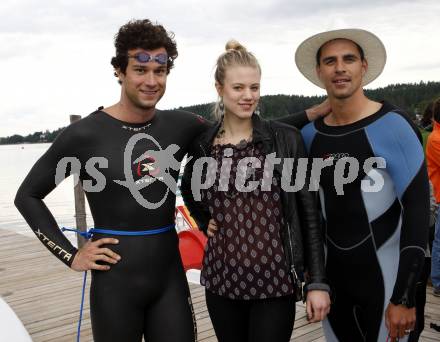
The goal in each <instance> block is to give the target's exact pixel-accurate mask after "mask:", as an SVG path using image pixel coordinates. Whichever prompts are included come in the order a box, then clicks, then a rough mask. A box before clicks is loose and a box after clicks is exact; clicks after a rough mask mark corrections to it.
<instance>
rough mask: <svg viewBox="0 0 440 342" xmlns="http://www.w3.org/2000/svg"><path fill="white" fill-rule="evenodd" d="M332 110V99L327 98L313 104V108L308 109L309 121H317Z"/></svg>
mask: <svg viewBox="0 0 440 342" xmlns="http://www.w3.org/2000/svg"><path fill="white" fill-rule="evenodd" d="M331 111H332V108H331V107H330V101H329V100H328V98H327V99H325V100H324V101H323V102H321V103H320V104H319V105H316V106H313V107H312V108H309V109H306V114H307V118H308V119H309V121H315V120H316V119H318V118H320V117H321V116H326V115H327V114H329V113H330V112H331Z"/></svg>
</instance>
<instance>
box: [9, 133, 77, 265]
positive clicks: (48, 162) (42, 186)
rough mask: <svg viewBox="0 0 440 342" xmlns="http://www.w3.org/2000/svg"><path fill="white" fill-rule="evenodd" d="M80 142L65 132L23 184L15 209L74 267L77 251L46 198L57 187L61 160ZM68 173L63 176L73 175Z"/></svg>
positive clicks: (59, 256)
mask: <svg viewBox="0 0 440 342" xmlns="http://www.w3.org/2000/svg"><path fill="white" fill-rule="evenodd" d="M77 143H78V142H77V141H74V139H73V138H72V137H71V136H70V134H69V133H68V132H66V130H64V131H63V132H62V133H61V134H60V136H59V137H58V138H57V139H56V140H55V141H54V142H53V144H52V146H51V147H50V148H49V150H48V151H47V152H46V153H45V154H44V155H43V156H42V157H41V158H40V159H39V160H38V161H37V162H36V163H35V165H34V166H33V167H32V169H31V171H30V172H29V174H28V175H27V177H26V178H25V180H24V181H23V183H22V184H21V186H20V188H19V189H18V192H17V195H16V197H15V202H14V203H15V206H16V207H17V209H18V210H19V211H20V213H21V214H22V215H23V217H24V218H25V220H26V222H27V223H28V224H29V226H30V227H31V228H32V230H33V231H34V233H35V234H36V235H37V237H38V238H39V239H40V241H41V242H42V243H43V244H44V245H45V246H46V248H47V249H49V251H50V252H52V254H54V255H55V256H56V257H57V258H58V259H60V260H61V261H62V262H64V263H65V264H66V265H67V266H69V267H70V266H71V264H72V261H73V259H74V257H75V254H76V252H77V249H76V248H75V247H74V246H73V245H72V244H71V243H70V242H69V240H68V239H67V238H66V237H65V236H64V234H63V233H62V232H61V230H60V229H59V228H58V224H57V222H56V221H55V218H54V217H53V215H52V213H51V212H50V211H49V209H48V208H47V206H46V205H45V204H44V202H43V199H44V198H45V197H46V195H47V194H49V193H50V192H51V191H52V190H53V189H54V188H55V187H56V185H55V174H56V168H57V164H58V162H59V160H60V159H61V158H62V157H64V156H67V155H68V153H67V147H68V146H76V144H77ZM70 173H71V172H70V170H66V172H65V173H63V175H62V177H63V178H66V177H67V176H69V175H70Z"/></svg>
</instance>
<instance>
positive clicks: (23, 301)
mask: <svg viewBox="0 0 440 342" xmlns="http://www.w3.org/2000/svg"><path fill="white" fill-rule="evenodd" d="M81 285H82V274H81V273H77V272H74V271H72V270H69V269H68V268H67V267H65V266H64V265H63V264H62V263H61V262H60V261H58V260H57V259H56V258H54V257H53V256H52V255H51V254H50V253H49V252H48V251H47V250H46V248H45V247H44V246H43V245H42V244H41V243H40V242H39V241H38V240H37V238H36V237H34V236H24V235H20V234H17V233H14V232H11V231H7V230H0V296H1V297H3V299H4V300H5V301H6V302H7V303H8V304H9V305H10V306H11V307H12V309H13V310H14V311H15V312H16V314H17V315H18V317H19V318H20V319H21V320H22V322H23V323H24V325H25V327H26V329H27V330H28V332H29V334H30V335H31V337H32V339H33V340H34V341H35V342H38V341H53V342H55V341H56V342H62V341H75V337H76V327H77V323H78V313H79V305H80V298H81ZM190 287H191V294H192V299H193V304H194V310H195V314H196V319H197V327H198V335H199V336H198V337H199V341H203V342H214V341H217V339H216V338H215V334H214V331H213V329H212V325H211V322H210V319H209V315H208V311H207V309H206V305H205V298H204V289H203V287H201V286H198V285H191V286H190ZM431 292H432V291H431V289H428V294H427V306H426V327H425V330H424V332H423V335H422V339H421V341H440V333H439V332H435V331H434V330H432V329H430V328H429V324H430V323H431V322H436V323H438V324H439V323H440V298H436V297H434V296H432V294H431ZM292 340H295V341H297V342H308V341H325V339H324V337H323V333H322V329H321V325H320V324H319V323H315V324H308V323H307V321H306V318H305V308H304V306H303V305H302V304H299V305H297V313H296V321H295V329H294V332H293V336H292ZM81 341H83V342H85V341H93V339H92V334H91V327H90V316H89V302H88V295H87V296H86V301H85V308H84V319H83V324H82V333H81ZM12 342H13V341H12ZM124 342H125V341H124ZM127 342H129V341H127Z"/></svg>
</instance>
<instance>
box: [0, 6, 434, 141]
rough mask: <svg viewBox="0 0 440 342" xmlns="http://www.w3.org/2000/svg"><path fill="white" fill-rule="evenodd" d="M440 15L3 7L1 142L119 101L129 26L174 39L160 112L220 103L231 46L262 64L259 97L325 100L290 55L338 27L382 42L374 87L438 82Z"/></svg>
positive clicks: (379, 10)
mask: <svg viewBox="0 0 440 342" xmlns="http://www.w3.org/2000/svg"><path fill="white" fill-rule="evenodd" d="M438 13H440V2H438V1H436V0H422V1H413V2H411V1H397V0H389V1H380V0H371V1H354V0H332V1H330V0H326V1H323V0H308V1H292V0H290V1H289V0H274V1H265V2H257V1H236V0H234V1H233V0H223V1H210V2H209V4H208V3H207V2H205V1H201V0H187V1H185V2H182V1H173V0H168V1H140V0H136V1H125V2H123V1H117V0H107V1H103V0H77V1H70V0H59V1H52V0H40V1H38V2H35V1H31V0H14V1H12V0H4V1H2V2H1V3H0V15H1V18H2V21H0V58H1V61H2V82H1V83H0V93H1V94H2V103H1V115H2V125H1V126H0V136H5V135H11V134H13V133H20V134H28V133H32V132H33V131H37V130H45V129H55V128H57V127H60V126H63V125H65V123H66V122H68V115H69V114H82V115H86V114H87V113H90V112H92V111H93V110H94V109H96V108H97V107H98V106H100V105H104V106H108V105H111V104H113V103H115V102H117V101H118V99H119V91H120V88H119V86H118V84H117V83H116V81H115V78H114V77H113V75H112V68H111V65H110V63H109V61H110V58H111V56H112V55H113V54H114V48H113V37H114V35H115V33H116V32H117V30H118V28H119V27H120V26H121V25H123V24H124V23H126V22H127V21H128V20H130V19H132V18H145V17H147V18H150V19H152V20H156V21H158V22H160V23H162V24H163V25H164V26H165V27H166V28H167V29H168V30H171V31H173V32H174V33H175V34H176V40H177V44H178V48H179V58H178V59H177V61H176V68H175V69H173V70H172V72H171V74H170V75H169V79H168V85H167V92H166V94H165V96H164V98H163V99H162V101H161V102H160V104H159V107H160V108H173V107H177V106H180V105H189V104H196V103H204V102H210V101H214V100H215V99H216V92H215V89H214V82H213V70H214V64H215V61H216V59H217V57H218V55H219V54H220V53H222V52H223V50H224V45H225V43H226V41H227V40H228V39H230V38H236V39H237V40H239V41H240V42H241V43H243V44H244V45H245V46H246V47H247V48H248V49H249V50H250V51H252V52H254V53H255V55H256V56H257V58H258V59H259V61H260V64H261V66H262V70H263V75H262V76H263V78H262V94H276V93H286V94H303V95H314V94H322V93H323V92H322V91H321V90H320V89H318V88H317V87H315V86H313V85H312V84H311V83H310V82H308V81H307V80H306V79H305V78H304V77H303V76H302V75H301V74H300V73H299V72H298V70H297V69H296V66H295V64H294V61H293V56H294V52H295V48H296V46H298V44H299V43H300V42H301V41H302V40H304V39H305V38H307V37H309V36H310V35H312V34H315V33H318V32H320V31H324V30H327V29H332V28H337V26H338V25H339V26H340V25H345V26H352V27H361V28H365V29H367V30H371V31H372V32H374V33H376V34H377V35H378V36H379V37H380V38H381V39H382V40H383V42H384V44H385V46H386V48H387V52H388V63H387V66H386V68H385V71H384V73H383V75H381V77H380V78H379V79H378V80H377V81H375V82H374V83H373V84H372V87H378V86H385V85H387V84H389V83H397V82H400V83H402V82H418V81H420V80H433V78H434V80H435V75H438V63H437V62H436V60H437V56H439V55H440V46H438V44H436V43H434V37H438V36H440V27H439V25H438ZM437 80H438V77H437Z"/></svg>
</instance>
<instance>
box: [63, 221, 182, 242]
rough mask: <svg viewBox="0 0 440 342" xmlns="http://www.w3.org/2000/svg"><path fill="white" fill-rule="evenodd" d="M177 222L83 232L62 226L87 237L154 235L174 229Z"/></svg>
mask: <svg viewBox="0 0 440 342" xmlns="http://www.w3.org/2000/svg"><path fill="white" fill-rule="evenodd" d="M174 227H175V224H170V225H168V226H165V227H161V228H157V229H150V230H139V231H137V230H113V229H104V228H96V227H95V228H90V229H89V230H88V231H86V232H83V231H81V230H78V229H70V228H66V227H62V228H61V230H62V231H63V232H64V231H69V232H75V233H77V234H79V235H81V236H82V237H83V238H85V239H87V240H88V239H90V238H92V236H93V234H109V235H121V236H140V235H154V234H160V233H165V232H167V231H169V230H172V229H174Z"/></svg>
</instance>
